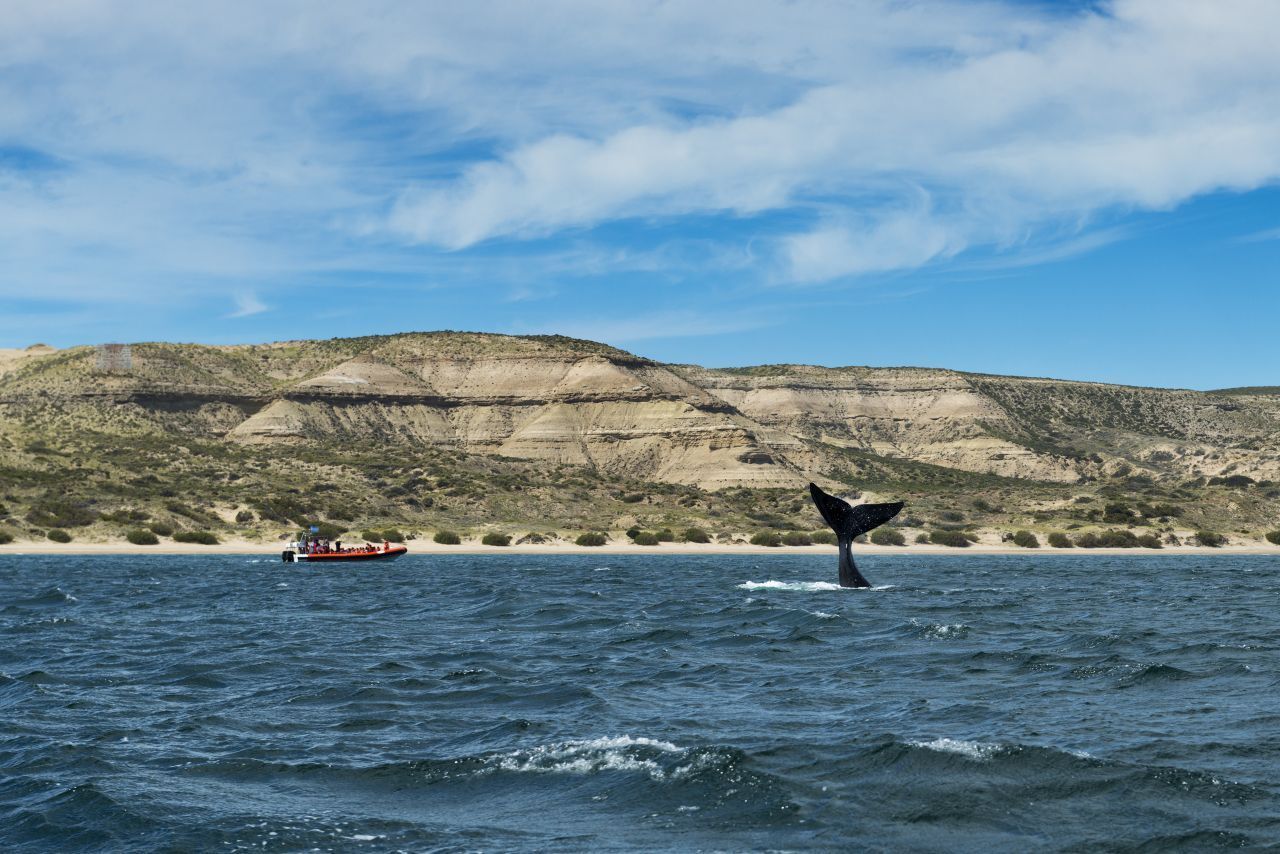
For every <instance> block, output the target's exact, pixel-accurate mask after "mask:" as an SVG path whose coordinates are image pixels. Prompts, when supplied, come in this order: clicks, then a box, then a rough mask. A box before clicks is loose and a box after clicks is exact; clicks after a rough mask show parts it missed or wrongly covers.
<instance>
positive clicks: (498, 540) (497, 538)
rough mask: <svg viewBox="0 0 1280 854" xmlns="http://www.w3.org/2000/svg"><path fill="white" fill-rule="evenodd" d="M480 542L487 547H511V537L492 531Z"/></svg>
mask: <svg viewBox="0 0 1280 854" xmlns="http://www.w3.org/2000/svg"><path fill="white" fill-rule="evenodd" d="M480 542H481V543H482V544H484V545H486V546H509V545H511V535H510V534H501V533H498V532H497V531H490V532H489V533H487V534H485V535H484V536H483V537H481V538H480Z"/></svg>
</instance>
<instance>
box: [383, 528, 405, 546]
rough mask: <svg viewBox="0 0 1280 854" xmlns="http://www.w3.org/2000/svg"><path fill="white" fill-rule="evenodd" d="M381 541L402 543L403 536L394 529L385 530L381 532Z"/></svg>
mask: <svg viewBox="0 0 1280 854" xmlns="http://www.w3.org/2000/svg"><path fill="white" fill-rule="evenodd" d="M382 539H384V540H386V541H387V542H389V543H403V542H404V534H402V533H401V532H400V531H399V530H397V529H396V528H387V530H385V531H383V532H382Z"/></svg>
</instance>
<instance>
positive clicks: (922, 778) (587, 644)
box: [0, 554, 1280, 852]
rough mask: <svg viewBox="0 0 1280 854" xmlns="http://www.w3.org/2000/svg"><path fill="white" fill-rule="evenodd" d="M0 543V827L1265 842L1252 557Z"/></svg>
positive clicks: (1274, 831)
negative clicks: (326, 556) (337, 557)
mask: <svg viewBox="0 0 1280 854" xmlns="http://www.w3.org/2000/svg"><path fill="white" fill-rule="evenodd" d="M835 562H836V561H835V557H834V555H832V556H829V557H815V556H807V555H806V556H772V555H770V556H712V557H689V556H659V555H654V556H647V555H641V556H616V555H600V556H595V555H586V556H570V557H564V556H554V557H552V556H525V555H510V556H496V557H495V556H448V557H426V556H410V557H408V558H405V559H403V560H400V561H398V562H395V563H390V564H363V565H352V566H350V567H335V566H328V567H323V568H319V569H316V568H312V567H308V566H306V565H305V564H282V563H279V562H277V561H276V560H273V559H271V558H270V557H269V556H264V557H263V558H261V559H257V558H253V557H249V556H220V557H185V556H158V555H157V556H146V557H123V556H122V557H23V556H5V557H0V848H3V849H4V850H7V851H41V852H43V851H48V850H73V851H129V850H138V851H152V850H218V851H237V850H253V851H295V850H321V851H326V850H369V851H382V850H409V851H420V850H439V851H452V850H485V851H503V850H593V851H598V850H634V849H641V850H645V851H654V850H699V849H703V850H742V849H785V850H828V849H849V848H859V849H865V850H895V851H897V850H921V851H924V850H947V851H973V850H982V851H991V850H997V851H1030V850H1076V851H1099V850H1102V851H1112V850H1114V851H1130V850H1153V851H1154V850H1159V851H1165V850H1178V849H1185V850H1197V851H1199V850H1205V849H1213V848H1216V847H1222V848H1240V847H1243V848H1255V847H1264V846H1274V845H1277V844H1280V560H1277V559H1275V558H1271V557H1266V556H1260V557H1222V558H1218V557H1190V556H1186V557H1166V556H1145V555H1144V556H1141V557H1132V558H1126V557H1101V556H1089V557H1066V556H1061V555H1045V556H1038V555H1034V554H1028V555H1026V556H1021V555H1019V556H1009V557H1005V556H1000V557H991V556H973V557H959V556H957V557H934V556H928V557H918V556H906V555H904V556H893V557H884V556H870V557H865V558H863V559H862V560H861V561H860V563H861V565H862V567H863V569H864V571H865V573H866V575H867V576H868V577H869V578H871V579H872V581H873V582H875V583H876V584H878V585H880V586H878V587H877V588H876V589H873V590H842V589H840V588H838V587H836V586H835V585H834V584H833V583H831V582H833V581H834V577H835V569H836V567H835Z"/></svg>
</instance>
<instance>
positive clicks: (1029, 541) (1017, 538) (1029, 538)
mask: <svg viewBox="0 0 1280 854" xmlns="http://www.w3.org/2000/svg"><path fill="white" fill-rule="evenodd" d="M1013 544H1014V545H1015V546H1022V548H1024V549H1038V548H1040V540H1039V538H1037V537H1036V535H1035V534H1033V533H1031V532H1030V531H1017V532H1015V533H1014V535H1013Z"/></svg>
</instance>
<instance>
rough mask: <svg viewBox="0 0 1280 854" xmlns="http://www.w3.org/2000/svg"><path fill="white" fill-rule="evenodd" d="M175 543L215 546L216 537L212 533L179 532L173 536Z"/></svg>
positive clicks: (216, 542)
mask: <svg viewBox="0 0 1280 854" xmlns="http://www.w3.org/2000/svg"><path fill="white" fill-rule="evenodd" d="M173 541H174V542H176V543H199V544H200V545H202V546H216V545H217V544H218V537H217V535H216V534H214V533H213V532H212V531H179V532H178V533H176V534H174V535H173Z"/></svg>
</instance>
